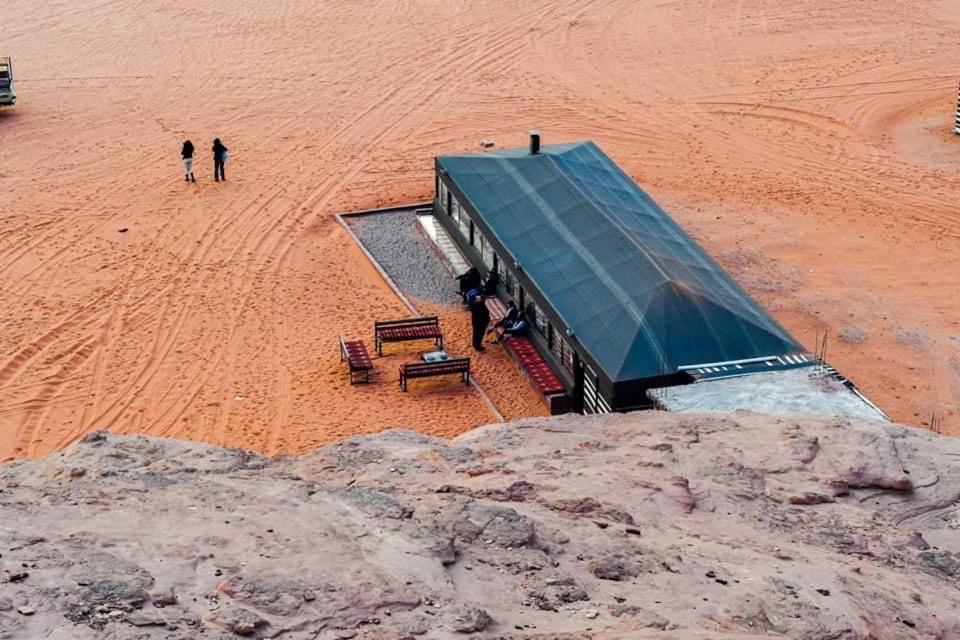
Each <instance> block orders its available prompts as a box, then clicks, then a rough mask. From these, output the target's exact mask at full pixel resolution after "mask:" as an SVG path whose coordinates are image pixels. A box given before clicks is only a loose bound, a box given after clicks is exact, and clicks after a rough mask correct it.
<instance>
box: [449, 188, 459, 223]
mask: <svg viewBox="0 0 960 640" xmlns="http://www.w3.org/2000/svg"><path fill="white" fill-rule="evenodd" d="M450 217H451V218H453V219H454V221H455V222H456V223H457V224H459V223H460V203H459V202H457V197H456V196H454V195H453V194H452V193H451V194H450Z"/></svg>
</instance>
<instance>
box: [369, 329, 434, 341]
mask: <svg viewBox="0 0 960 640" xmlns="http://www.w3.org/2000/svg"><path fill="white" fill-rule="evenodd" d="M438 335H440V328H439V327H390V328H386V329H381V330H380V339H381V340H415V339H418V338H434V337H436V336H438Z"/></svg>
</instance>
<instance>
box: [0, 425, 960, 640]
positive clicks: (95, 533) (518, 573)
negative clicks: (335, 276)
mask: <svg viewBox="0 0 960 640" xmlns="http://www.w3.org/2000/svg"><path fill="white" fill-rule="evenodd" d="M958 611H960V440H952V439H948V438H943V437H938V436H935V435H933V434H930V433H925V432H921V431H916V430H911V429H906V428H902V427H898V426H892V425H886V424H870V423H856V422H853V423H851V422H849V421H839V420H832V421H831V420H811V419H796V420H793V419H784V418H771V417H765V416H755V415H748V414H732V415H727V416H719V415H716V416H706V415H702V416H690V415H682V416H680V415H672V414H666V413H643V414H632V415H620V416H606V417H602V418H593V419H588V418H583V417H579V416H576V417H574V416H568V417H562V418H554V419H538V420H528V421H524V422H519V423H515V424H512V425H507V426H492V427H485V428H482V429H478V430H476V431H473V432H471V433H468V434H466V435H464V436H462V437H460V438H458V439H457V440H455V441H453V442H449V443H448V442H444V441H439V440H435V439H432V438H428V437H425V436H422V435H419V434H416V433H413V432H408V431H392V432H387V433H384V434H382V435H379V436H376V437H368V438H355V439H352V440H348V441H345V442H341V443H339V444H336V445H333V446H329V447H325V448H323V449H319V450H317V451H315V452H313V453H311V454H309V455H306V456H303V457H300V458H279V459H275V460H268V459H266V458H262V457H260V456H257V455H255V454H252V453H249V452H245V451H239V450H229V449H218V448H215V447H209V446H204V445H199V444H192V443H186V442H179V441H173V440H163V439H157V438H147V437H122V436H115V435H110V434H107V433H105V432H98V433H94V434H91V435H89V436H87V437H86V438H84V439H83V440H82V441H81V442H79V443H77V444H76V445H74V446H72V447H71V448H69V449H68V450H66V451H64V452H62V453H58V454H55V455H52V456H50V457H48V458H46V459H44V460H39V461H35V462H17V463H13V464H9V465H6V466H3V467H0V638H4V639H7V638H17V639H19V638H53V639H68V638H69V639H82V638H117V639H120V638H124V639H127V638H130V639H132V638H138V639H140V638H142V639H147V638H157V639H159V638H164V639H195V638H211V639H213V638H234V637H238V636H241V637H243V636H245V637H250V638H302V639H307V638H309V639H328V638H329V639H332V638H384V639H388V638H389V639H396V638H455V637H477V638H558V639H559V638H564V639H574V638H624V639H625V638H676V639H678V640H679V639H690V638H694V639H695V638H718V637H724V638H727V637H729V638H742V639H746V638H770V637H785V638H806V639H811V640H813V639H817V640H822V639H828V638H833V639H844V638H851V639H852V638H871V639H877V640H879V639H887V638H890V639H893V638H943V639H956V638H960V614H958Z"/></svg>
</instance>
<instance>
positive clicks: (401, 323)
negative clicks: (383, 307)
mask: <svg viewBox="0 0 960 640" xmlns="http://www.w3.org/2000/svg"><path fill="white" fill-rule="evenodd" d="M373 339H374V341H375V343H376V345H377V355H380V356H382V355H383V343H384V342H403V341H406V340H433V341H434V342H435V343H436V345H437V348H438V349H443V334H442V333H440V318H438V317H437V316H428V317H426V318H407V319H405V320H381V321H377V322H374V323H373Z"/></svg>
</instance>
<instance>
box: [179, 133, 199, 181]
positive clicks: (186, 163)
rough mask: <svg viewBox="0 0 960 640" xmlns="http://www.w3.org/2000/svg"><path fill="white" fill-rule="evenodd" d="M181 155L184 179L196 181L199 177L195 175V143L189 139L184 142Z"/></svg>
mask: <svg viewBox="0 0 960 640" xmlns="http://www.w3.org/2000/svg"><path fill="white" fill-rule="evenodd" d="M180 157H181V158H183V174H184V175H183V180H184V181H185V182H196V181H197V179H196V178H194V177H193V143H192V142H190V141H189V140H187V141H186V142H184V143H183V148H182V149H181V150H180Z"/></svg>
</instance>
